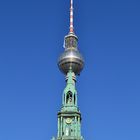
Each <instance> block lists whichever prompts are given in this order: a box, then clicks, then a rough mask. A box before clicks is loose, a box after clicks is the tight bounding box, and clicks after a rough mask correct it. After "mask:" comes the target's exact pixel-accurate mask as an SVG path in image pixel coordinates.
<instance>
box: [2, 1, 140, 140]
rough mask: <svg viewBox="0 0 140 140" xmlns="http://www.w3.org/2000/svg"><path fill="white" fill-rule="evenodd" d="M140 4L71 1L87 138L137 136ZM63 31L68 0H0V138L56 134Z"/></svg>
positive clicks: (37, 139)
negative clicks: (81, 66) (82, 64)
mask: <svg viewBox="0 0 140 140" xmlns="http://www.w3.org/2000/svg"><path fill="white" fill-rule="evenodd" d="M139 7H140V2H139V1H138V0H106V1H105V0H98V1H97V0H96V1H95V0H85V1H84V0H82V1H80V0H74V14H75V15H74V17H75V19H74V26H75V32H76V34H77V36H78V37H79V49H80V51H81V53H82V54H83V56H84V58H85V68H84V70H83V71H82V73H81V75H80V77H78V79H77V90H78V105H79V107H80V110H81V113H82V134H83V136H84V138H85V140H88V139H89V140H103V139H104V140H112V139H113V140H132V139H135V140H140V8H139ZM68 29H69V0H67V1H66V0H60V1H58V0H50V1H49V0H38V1H37V0H24V1H20V0H12V1H11V0H4V1H2V0H1V1H0V140H50V139H51V137H52V136H53V135H56V133H57V112H58V110H59V109H60V107H61V97H62V92H63V89H64V87H65V78H64V75H63V74H62V73H61V72H59V70H58V67H57V58H58V56H59V55H60V53H61V52H62V51H63V38H64V36H65V35H66V34H67V33H68Z"/></svg>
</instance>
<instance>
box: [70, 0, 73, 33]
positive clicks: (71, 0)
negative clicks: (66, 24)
mask: <svg viewBox="0 0 140 140" xmlns="http://www.w3.org/2000/svg"><path fill="white" fill-rule="evenodd" d="M70 33H72V34H73V33H74V26H73V0H70Z"/></svg>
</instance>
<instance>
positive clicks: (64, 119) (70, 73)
mask: <svg viewBox="0 0 140 140" xmlns="http://www.w3.org/2000/svg"><path fill="white" fill-rule="evenodd" d="M77 43H78V37H77V36H76V35H75V33H74V26H73V0H70V29H69V33H68V35H66V36H65V38H64V48H65V50H64V52H63V53H62V54H61V55H60V57H59V59H58V67H59V69H60V71H61V72H62V73H63V74H64V75H65V76H66V87H65V89H64V92H63V98H62V107H61V110H60V111H59V112H58V134H57V137H56V138H55V137H53V138H52V140H84V139H83V137H82V135H81V113H80V110H79V108H78V105H77V91H76V87H75V84H76V75H79V74H80V72H81V70H82V69H83V66H84V60H83V57H82V55H81V54H80V52H79V51H78V46H77Z"/></svg>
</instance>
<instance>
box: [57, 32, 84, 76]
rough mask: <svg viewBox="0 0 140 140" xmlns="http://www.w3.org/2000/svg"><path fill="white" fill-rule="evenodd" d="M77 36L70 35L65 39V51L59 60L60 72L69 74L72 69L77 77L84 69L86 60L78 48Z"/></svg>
mask: <svg viewBox="0 0 140 140" xmlns="http://www.w3.org/2000/svg"><path fill="white" fill-rule="evenodd" d="M77 40H78V39H77V36H76V35H74V34H69V35H68V36H66V37H65V51H64V52H63V53H62V54H61V55H60V57H59V59H58V67H59V69H60V71H62V72H63V73H64V74H67V73H68V72H69V70H70V69H71V70H72V71H73V72H74V73H75V74H76V75H77V74H80V72H81V70H82V69H83V67H84V59H83V57H82V55H81V54H80V52H79V51H78V48H77Z"/></svg>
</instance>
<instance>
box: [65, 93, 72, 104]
mask: <svg viewBox="0 0 140 140" xmlns="http://www.w3.org/2000/svg"><path fill="white" fill-rule="evenodd" d="M66 103H67V104H71V103H72V93H71V92H70V91H69V92H68V94H67V98H66Z"/></svg>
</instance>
